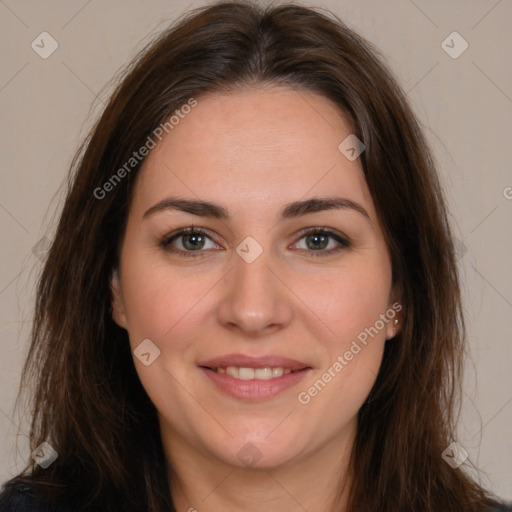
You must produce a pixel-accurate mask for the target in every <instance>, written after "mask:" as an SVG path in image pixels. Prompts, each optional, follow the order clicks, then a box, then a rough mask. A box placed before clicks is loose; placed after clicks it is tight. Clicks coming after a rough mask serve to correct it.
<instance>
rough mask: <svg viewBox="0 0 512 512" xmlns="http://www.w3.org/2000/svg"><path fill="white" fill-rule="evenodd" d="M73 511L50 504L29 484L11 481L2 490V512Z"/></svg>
mask: <svg viewBox="0 0 512 512" xmlns="http://www.w3.org/2000/svg"><path fill="white" fill-rule="evenodd" d="M70 510H71V509H69V508H63V507H60V506H56V505H51V504H49V503H48V502H47V501H46V500H44V499H43V497H42V495H41V494H39V493H38V492H37V490H36V489H35V488H34V487H33V486H30V485H28V484H27V483H25V482H23V481H21V480H18V479H11V480H9V481H8V482H6V483H4V484H3V485H2V487H1V489H0V512H70Z"/></svg>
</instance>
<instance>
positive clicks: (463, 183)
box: [0, 0, 512, 499]
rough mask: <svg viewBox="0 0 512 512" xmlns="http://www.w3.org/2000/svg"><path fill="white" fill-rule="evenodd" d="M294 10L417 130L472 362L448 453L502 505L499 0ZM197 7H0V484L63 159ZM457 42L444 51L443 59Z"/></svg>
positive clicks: (9, 470)
mask: <svg viewBox="0 0 512 512" xmlns="http://www.w3.org/2000/svg"><path fill="white" fill-rule="evenodd" d="M304 3H306V4H307V5H317V6H323V7H326V8H329V9H331V10H333V11H334V12H335V13H336V14H337V15H339V16H340V17H341V18H342V19H344V20H345V21H346V22H347V23H348V24H349V25H350V26H352V27H353V28H355V29H356V30H358V31H360V32H361V33H362V34H363V35H365V36H366V37H367V38H368V39H370V40H371V41H372V42H374V43H375V44H376V45H377V47H379V48H380V49H381V51H382V53H383V54H384V56H385V57H386V59H387V61H388V63H389V65H390V67H391V68H392V69H393V71H394V72H395V73H396V74H397V76H398V78H399V80H400V82H401V84H402V86H403V88H404V89H405V91H407V92H408V97H409V98H410V101H411V102H412V104H413V106H414V108H415V109H416V111H417V113H418V115H419V116H420V118H421V120H422V122H423V124H424V126H425V129H426V132H427V135H428V138H429V140H430V142H431V144H432V146H433V148H434V151H435V154H436V157H437V160H438V162H439V166H440V169H441V173H442V178H443V181H444V183H445V186H446V191H447V194H448V198H449V201H450V208H451V213H452V217H453V222H454V226H455V230H456V233H457V237H458V239H459V240H460V244H459V256H460V257H459V263H460V265H461V269H462V272H463V277H464V294H465V299H466V309H467V319H468V327H469V329H468V331H469V344H470V349H471V354H472V360H471V361H470V362H469V363H468V368H467V378H466V386H465V390H466V397H465V402H464V408H463V413H464V414H463V421H462V422H461V428H460V432H459V436H458V439H457V441H458V442H459V443H460V444H461V445H462V446H464V447H465V449H466V450H467V451H468V452H469V454H470V458H471V459H472V461H473V462H474V463H475V464H476V465H477V466H478V467H480V468H481V469H482V470H483V471H484V472H485V474H481V475H480V477H479V478H481V480H482V481H483V482H484V483H485V484H486V485H488V486H489V487H490V488H491V489H492V490H493V491H494V492H495V493H496V494H498V495H500V496H503V497H507V498H509V499H512V433H511V430H512V429H511V425H512V372H511V371H510V366H511V361H512V358H511V352H512V342H511V340H512V322H511V320H510V319H511V317H512V272H510V267H511V261H512V258H511V256H512V236H511V228H510V221H511V219H512V188H507V187H512V173H511V162H512V140H511V133H512V121H511V119H512V59H511V49H512V31H511V30H510V27H511V25H512V1H511V0H500V1H498V0H478V1H477V0H471V1H470V0H457V1H455V0H451V1H446V0H444V1H443V0H436V1H426V0H423V1H422V0H414V2H413V1H412V0H391V1H389V0H388V1H385V2H384V1H381V2H379V1H377V0H365V1H361V0H346V1H339V0H324V2H317V3H316V4H312V3H311V2H309V0H308V1H307V2H304ZM201 4H202V2H200V1H195V2H187V1H185V0H180V1H169V0H167V1H163V0H151V1H146V2H145V1H142V0H130V1H124V2H121V1H120V0H116V1H105V0H103V1H100V0H90V1H87V0H80V1H78V0H74V1H65V0H52V1H50V0H46V1H38V2H36V1H28V0H0V48H1V50H0V51H1V54H2V66H1V67H0V108H1V112H2V117H1V121H0V141H1V144H2V165H1V179H0V184H1V186H0V259H1V267H0V329H1V331H0V347H1V358H0V359H1V362H0V386H1V390H2V393H1V396H0V480H2V481H4V480H5V479H7V478H8V477H9V476H11V475H13V474H14V473H15V471H16V469H17V468H19V467H21V464H22V462H23V460H24V459H23V458H24V457H26V456H27V449H26V447H25V443H24V437H25V434H26V433H28V428H27V426H26V425H27V423H26V418H23V417H20V416H19V414H17V413H16V414H15V413H14V410H13V406H14V398H15V394H16V391H17V386H18V383H19V377H20V369H21V365H22V361H23V358H24V355H25V353H26V350H27V340H28V338H27V335H28V332H29V326H30V318H31V312H32V305H33V299H34V284H35V278H36V275H37V272H38V270H39V268H40V259H39V257H38V255H39V254H40V251H43V250H44V244H45V242H44V238H43V237H45V236H47V237H48V238H51V236H52V235H51V233H52V230H53V227H54V222H55V214H56V212H58V209H59V207H60V205H61V202H60V201H61V198H62V190H63V188H62V185H63V183H64V180H65V178H66V174H67V169H68V166H69V164H70V161H71V158H72V155H73V153H74V151H75V150H76V148H77V147H78V141H79V140H81V138H82V137H83V136H84V135H85V133H86V130H87V128H88V127H89V126H90V125H91V123H92V120H93V119H94V116H95V115H97V114H98V112H99V110H100V108H101V106H102V103H103V101H104V99H105V98H106V97H107V96H108V93H109V91H110V85H109V84H110V83H111V79H112V77H113V76H114V73H115V72H116V71H117V70H118V69H119V67H120V66H122V65H124V64H125V63H126V62H127V61H128V60H129V59H131V58H132V57H133V56H134V55H135V53H136V51H138V50H139V49H140V48H142V46H143V45H144V43H145V42H147V41H148V38H149V37H150V35H151V34H154V33H156V32H158V31H160V30H162V29H163V28H164V27H165V26H166V25H167V23H168V22H169V21H171V20H173V19H174V18H175V17H176V16H177V15H179V14H181V13H183V12H184V11H185V10H187V9H188V8H189V7H194V6H199V5H201ZM44 31H46V32H48V33H49V34H51V36H52V37H53V38H54V39H55V40H56V41H57V43H58V45H59V46H58V49H57V50H56V51H55V52H54V53H53V54H52V55H51V56H50V57H48V58H47V59H43V58H41V57H40V56H39V55H38V54H37V53H36V52H35V51H34V50H33V49H32V47H31V43H32V41H33V40H35V39H36V37H37V36H38V35H39V34H41V32H44ZM453 31H457V32H458V33H460V35H461V36H462V37H463V38H464V39H465V40H466V41H467V42H468V44H469V47H468V49H467V50H466V51H465V52H464V53H462V55H460V56H459V57H458V58H452V57H451V56H449V55H448V54H447V53H446V52H445V51H444V49H443V47H442V46H441V43H442V41H444V40H445V39H446V38H447V36H448V35H449V34H451V33H452V32H453ZM460 43H461V41H459V40H457V39H454V42H453V43H452V42H451V39H450V38H449V39H448V44H449V45H450V46H453V47H454V48H452V50H451V51H452V52H454V51H457V50H459V49H460V48H462V47H461V46H460ZM41 239H43V242H40V240H41ZM38 242H40V243H39V244H38ZM18 426H19V427H20V428H21V433H20V434H19V437H18V445H19V446H18V448H16V446H15V441H16V434H17V432H18ZM440 456H441V454H440Z"/></svg>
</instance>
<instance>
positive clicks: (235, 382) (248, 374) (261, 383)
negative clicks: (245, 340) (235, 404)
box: [198, 354, 313, 401]
mask: <svg viewBox="0 0 512 512" xmlns="http://www.w3.org/2000/svg"><path fill="white" fill-rule="evenodd" d="M198 367H199V369H200V370H201V371H202V372H203V373H204V375H206V376H207V377H208V379H209V380H210V381H211V382H213V383H214V384H215V387H216V389H218V390H221V391H223V392H224V393H226V394H228V395H230V396H232V397H235V398H238V399H243V400H250V401H257V400H264V399H268V398H271V397H273V396H275V395H277V394H279V393H281V392H283V391H285V390H287V389H289V388H291V387H293V386H295V385H297V384H298V383H299V382H300V381H301V380H302V379H303V378H304V377H305V376H306V375H307V374H308V373H309V372H311V371H312V370H313V369H312V367H311V366H308V365H307V364H305V363H303V362H301V361H298V360H296V359H290V358H286V357H281V356H263V357H253V356H247V355H242V354H231V355H228V356H222V357H218V358H215V359H211V360H209V361H204V362H201V363H199V365H198Z"/></svg>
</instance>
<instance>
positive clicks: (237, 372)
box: [215, 366, 291, 380]
mask: <svg viewBox="0 0 512 512" xmlns="http://www.w3.org/2000/svg"><path fill="white" fill-rule="evenodd" d="M215 371H216V372H217V373H225V374H226V375H229V376H230V377H234V378H235V379H240V380H251V379H256V380H269V379H273V378H276V377H281V376H282V375H288V374H289V373H291V370H290V368H281V367H277V368H270V367H269V366H266V367H264V368H244V367H240V368H239V367H238V366H228V367H227V368H215Z"/></svg>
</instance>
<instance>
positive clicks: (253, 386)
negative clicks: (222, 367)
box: [199, 367, 311, 400]
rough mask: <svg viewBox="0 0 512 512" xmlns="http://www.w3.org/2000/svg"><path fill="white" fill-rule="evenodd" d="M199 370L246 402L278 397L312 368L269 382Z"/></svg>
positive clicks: (201, 368) (223, 388) (203, 369)
mask: <svg viewBox="0 0 512 512" xmlns="http://www.w3.org/2000/svg"><path fill="white" fill-rule="evenodd" d="M199 369H200V370H202V371H203V372H204V374H205V375H206V376H207V377H208V378H209V379H211V380H212V381H213V382H214V383H215V384H216V385H217V386H218V387H219V388H220V389H221V390H222V391H224V392H225V393H227V394H228V395H231V396H233V397H235V398H240V399H245V400H264V399H266V398H271V397H273V396H276V395H278V394H279V393H281V392H283V391H285V390H287V389H289V388H291V387H293V386H295V385H296V384H298V383H299V382H300V381H301V380H302V379H303V378H304V377H305V376H306V375H307V374H308V373H309V372H310V371H311V368H304V370H299V371H297V372H291V373H288V374H286V375H282V376H281V377H274V378H272V379H268V380H257V379H250V380H241V379H235V378H234V377H231V376H230V375H227V374H225V373H217V372H216V371H214V370H210V369H208V368H203V367H200V368H199Z"/></svg>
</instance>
